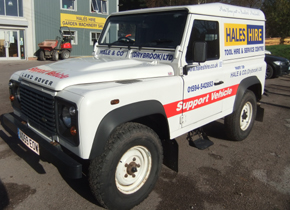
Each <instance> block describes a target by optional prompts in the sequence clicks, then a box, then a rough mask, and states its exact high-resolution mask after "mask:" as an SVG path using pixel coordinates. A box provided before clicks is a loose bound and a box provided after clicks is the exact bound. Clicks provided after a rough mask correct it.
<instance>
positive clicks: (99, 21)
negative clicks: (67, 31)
mask: <svg viewBox="0 0 290 210" xmlns="http://www.w3.org/2000/svg"><path fill="white" fill-rule="evenodd" d="M105 21H106V18H100V17H92V16H83V15H71V14H64V13H60V25H61V26H62V27H63V26H68V27H70V28H86V29H100V30H102V29H103V27H104V24H105Z"/></svg>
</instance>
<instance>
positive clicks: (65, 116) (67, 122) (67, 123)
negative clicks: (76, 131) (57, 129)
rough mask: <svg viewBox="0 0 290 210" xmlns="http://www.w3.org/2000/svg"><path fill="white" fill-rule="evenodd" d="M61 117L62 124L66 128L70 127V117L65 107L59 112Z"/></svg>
mask: <svg viewBox="0 0 290 210" xmlns="http://www.w3.org/2000/svg"><path fill="white" fill-rule="evenodd" d="M61 113H62V114H61V117H62V121H63V123H64V124H65V126H66V127H68V128H69V127H70V126H71V116H70V114H69V111H68V108H67V107H66V106H65V107H64V108H63V109H62V112H61Z"/></svg>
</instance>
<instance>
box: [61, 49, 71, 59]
mask: <svg viewBox="0 0 290 210" xmlns="http://www.w3.org/2000/svg"><path fill="white" fill-rule="evenodd" d="M69 56H70V52H69V51H68V50H63V51H62V52H61V59H68V58H69Z"/></svg>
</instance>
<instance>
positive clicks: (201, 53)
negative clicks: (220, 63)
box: [192, 42, 207, 63]
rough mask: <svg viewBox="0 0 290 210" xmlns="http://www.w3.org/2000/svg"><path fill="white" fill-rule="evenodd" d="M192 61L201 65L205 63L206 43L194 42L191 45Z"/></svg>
mask: <svg viewBox="0 0 290 210" xmlns="http://www.w3.org/2000/svg"><path fill="white" fill-rule="evenodd" d="M192 47H193V49H192V50H193V55H194V58H193V61H194V62H198V63H203V62H205V61H206V56H207V55H206V52H207V43H206V42H195V43H194V44H193V46H192Z"/></svg>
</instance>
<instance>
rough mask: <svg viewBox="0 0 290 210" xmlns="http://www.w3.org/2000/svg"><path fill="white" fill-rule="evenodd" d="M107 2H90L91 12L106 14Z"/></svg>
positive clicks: (103, 0) (97, 0)
mask: <svg viewBox="0 0 290 210" xmlns="http://www.w3.org/2000/svg"><path fill="white" fill-rule="evenodd" d="M107 8H108V5H107V0H91V12H97V13H103V14H107V13H108V10H107Z"/></svg>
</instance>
